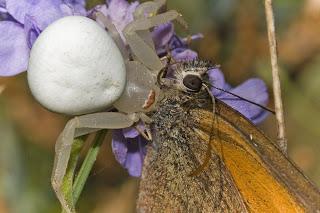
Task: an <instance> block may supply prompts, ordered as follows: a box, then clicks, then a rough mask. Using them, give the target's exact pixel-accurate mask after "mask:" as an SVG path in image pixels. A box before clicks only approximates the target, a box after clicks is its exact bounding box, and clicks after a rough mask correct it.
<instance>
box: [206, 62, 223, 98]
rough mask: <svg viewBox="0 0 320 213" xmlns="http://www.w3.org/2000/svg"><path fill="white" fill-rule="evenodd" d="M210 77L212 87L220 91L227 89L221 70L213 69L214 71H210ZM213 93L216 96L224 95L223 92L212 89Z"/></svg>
mask: <svg viewBox="0 0 320 213" xmlns="http://www.w3.org/2000/svg"><path fill="white" fill-rule="evenodd" d="M208 75H209V82H210V84H211V85H212V86H215V87H217V88H220V89H225V86H226V81H225V79H224V75H223V73H222V72H221V70H220V69H219V68H213V69H211V70H209V71H208ZM211 93H212V94H213V95H214V96H218V95H220V94H221V93H222V91H221V90H218V89H215V88H213V87H212V88H211Z"/></svg>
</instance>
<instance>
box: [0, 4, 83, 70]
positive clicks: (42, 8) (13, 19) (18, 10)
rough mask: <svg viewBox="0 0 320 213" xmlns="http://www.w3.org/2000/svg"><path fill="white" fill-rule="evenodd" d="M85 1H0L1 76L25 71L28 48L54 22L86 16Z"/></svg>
mask: <svg viewBox="0 0 320 213" xmlns="http://www.w3.org/2000/svg"><path fill="white" fill-rule="evenodd" d="M84 5H85V0H38V1H30V0H0V20H1V18H2V21H0V32H1V33H0V40H1V43H0V76H13V75H16V74H19V73H21V72H23V71H25V70H26V69H27V65H28V59H29V52H30V49H31V47H32V45H33V43H34V41H35V40H36V38H37V37H38V36H39V34H40V33H41V32H42V31H43V30H44V29H45V28H46V27H47V26H48V25H49V24H51V23H52V22H53V21H55V20H57V19H59V18H61V17H64V16H68V15H86V10H85V8H84Z"/></svg>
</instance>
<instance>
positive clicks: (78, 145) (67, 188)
mask: <svg viewBox="0 0 320 213" xmlns="http://www.w3.org/2000/svg"><path fill="white" fill-rule="evenodd" d="M85 140H86V137H85V136H82V137H78V138H75V139H74V141H73V144H72V148H71V153H70V159H69V163H68V167H67V170H66V174H65V176H64V177H63V182H62V186H61V190H62V191H63V194H64V196H65V199H66V201H67V203H68V204H69V206H70V208H71V211H72V212H75V209H74V203H73V195H72V194H73V179H74V178H73V177H74V173H75V171H76V167H77V162H78V158H79V155H80V152H81V149H82V147H83V144H84V141H85ZM62 212H63V213H66V211H62Z"/></svg>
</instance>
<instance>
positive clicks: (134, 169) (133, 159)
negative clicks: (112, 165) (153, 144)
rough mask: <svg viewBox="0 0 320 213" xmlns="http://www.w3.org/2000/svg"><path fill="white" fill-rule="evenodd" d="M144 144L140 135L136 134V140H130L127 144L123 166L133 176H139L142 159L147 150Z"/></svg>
mask: <svg viewBox="0 0 320 213" xmlns="http://www.w3.org/2000/svg"><path fill="white" fill-rule="evenodd" d="M146 144H147V142H146V141H145V140H144V139H143V138H142V137H141V136H138V137H137V138H136V141H132V142H130V143H129V144H128V155H127V159H126V164H125V168H126V169H127V170H128V173H129V174H130V175H131V176H133V177H140V176H141V173H142V168H143V161H144V157H145V156H146V152H147V150H146Z"/></svg>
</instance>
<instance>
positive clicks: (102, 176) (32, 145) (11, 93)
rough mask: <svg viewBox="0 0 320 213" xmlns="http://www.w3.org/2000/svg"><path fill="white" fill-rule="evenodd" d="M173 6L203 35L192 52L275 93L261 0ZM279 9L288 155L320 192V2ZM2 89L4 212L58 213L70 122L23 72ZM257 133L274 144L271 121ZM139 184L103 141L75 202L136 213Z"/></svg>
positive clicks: (0, 199) (86, 208) (176, 1)
mask: <svg viewBox="0 0 320 213" xmlns="http://www.w3.org/2000/svg"><path fill="white" fill-rule="evenodd" d="M98 3H103V1H97V0H94V1H93V0H88V2H87V7H88V8H91V7H93V6H94V5H95V4H98ZM168 7H169V8H171V9H176V10H178V11H180V12H181V13H182V14H183V16H184V18H185V19H186V20H187V21H188V22H189V23H190V33H196V32H201V33H203V35H204V38H203V39H202V40H199V41H196V42H193V43H192V46H193V49H195V50H197V51H198V52H199V55H200V57H201V58H205V59H210V60H212V61H214V62H216V63H218V64H220V65H221V67H222V70H223V72H224V73H225V75H226V79H227V80H228V82H229V83H231V84H232V85H237V84H239V83H241V82H243V81H245V80H246V79H248V78H250V77H261V78H263V79H264V80H265V81H266V82H267V84H268V86H269V88H270V94H272V90H271V88H272V86H271V71H270V59H269V49H268V43H267V32H266V23H265V15H264V5H263V1H262V0H259V1H258V0H241V1H238V0H197V1H192V0H169V1H168ZM274 9H275V15H276V17H275V18H276V27H277V37H278V44H279V60H280V67H281V71H282V73H281V78H282V89H283V98H284V109H285V117H286V126H287V135H288V147H289V156H290V157H291V158H292V159H293V161H294V162H296V164H297V165H298V166H299V167H300V168H301V169H302V170H303V171H304V172H305V174H306V175H307V176H309V177H310V179H312V180H313V181H314V182H315V183H316V184H317V185H318V186H319V185H320V141H319V139H320V95H319V94H320V36H319V35H320V0H276V1H274ZM177 30H178V31H179V28H178V29H177ZM0 33H1V32H0ZM181 33H182V35H186V33H185V32H181ZM0 42H1V41H0ZM3 86H5V90H4V91H3V92H2V93H1V95H0V212H1V213H5V212H24V213H29V212H30V213H37V212H60V207H59V204H58V202H57V200H56V198H55V196H54V194H53V192H52V189H51V185H50V175H51V169H52V164H53V155H54V143H55V140H56V138H57V136H58V134H59V133H60V131H61V130H62V129H63V127H64V125H65V123H66V121H67V119H68V118H66V117H64V116H61V115H58V114H55V113H51V112H48V111H47V110H45V109H43V108H42V107H41V106H40V105H39V104H37V103H36V102H35V101H34V99H33V98H32V97H31V95H30V92H29V90H28V86H27V84H26V74H21V75H19V76H16V77H11V78H0V90H2V88H3ZM270 106H273V100H272V98H271V100H270ZM260 127H261V128H262V129H263V130H264V131H265V132H266V134H267V135H268V136H270V137H271V138H276V123H275V118H274V116H269V118H268V119H267V120H266V121H265V122H264V123H263V124H262V125H261V126H260ZM137 186H138V179H135V178H130V177H128V175H127V173H126V171H125V170H124V169H122V168H121V167H120V165H119V164H118V163H117V162H116V161H115V159H114V156H113V155H112V153H111V149H110V143H109V141H106V142H105V143H104V145H103V148H102V151H101V152H100V154H99V157H98V161H97V162H96V165H95V167H94V171H93V172H92V174H91V175H90V177H89V179H88V182H87V185H86V186H85V190H84V192H83V194H82V196H81V199H80V201H79V202H78V209H79V212H120V213H121V212H134V208H135V207H134V203H135V199H136V196H137Z"/></svg>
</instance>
